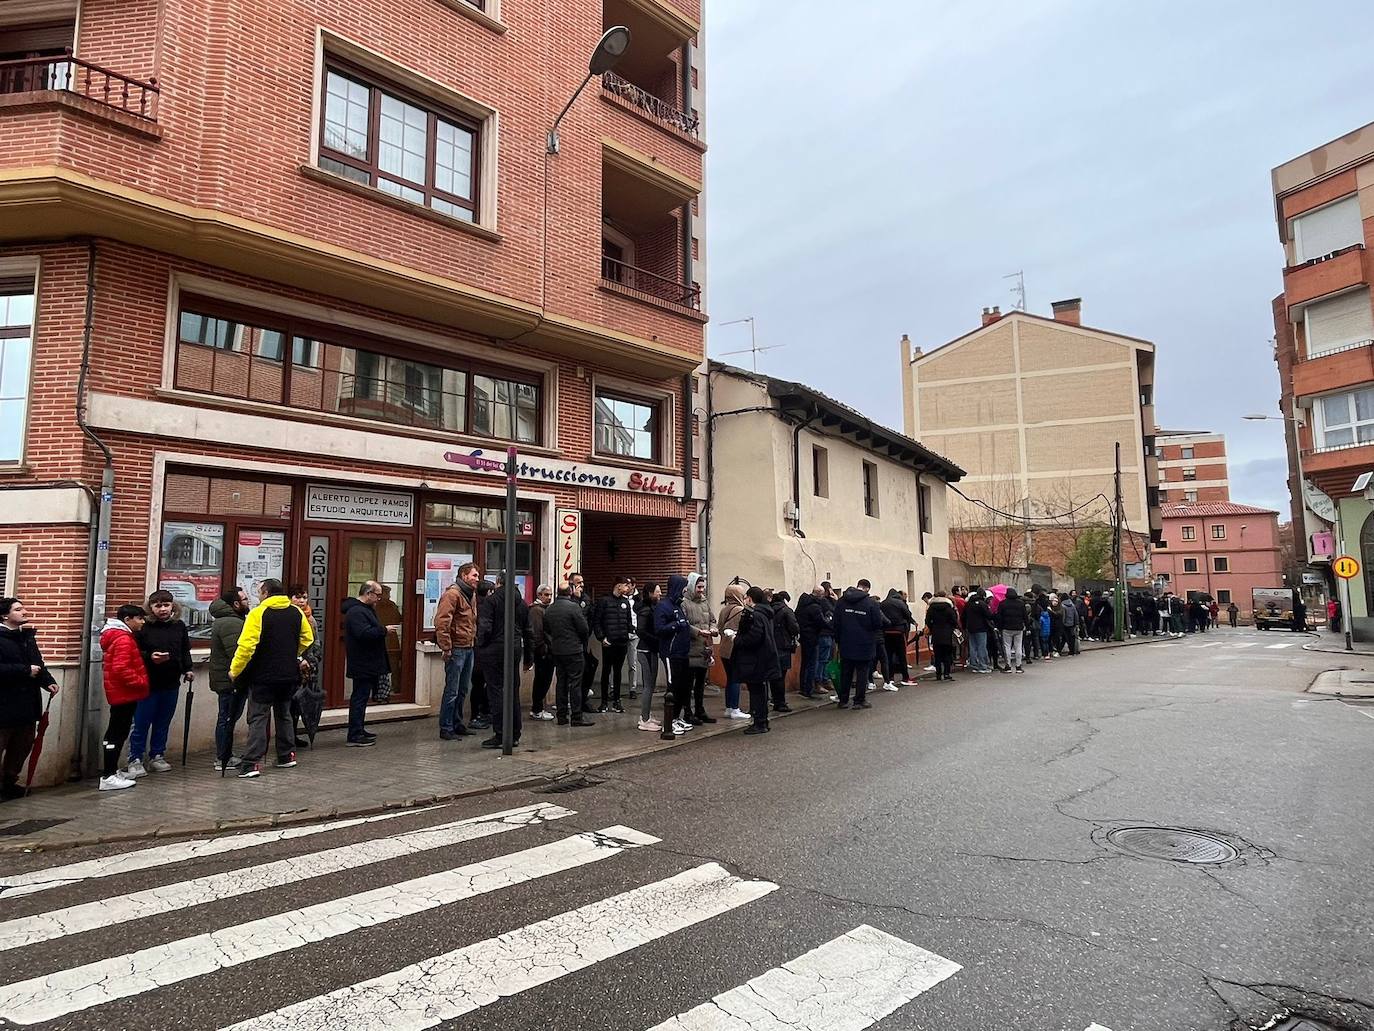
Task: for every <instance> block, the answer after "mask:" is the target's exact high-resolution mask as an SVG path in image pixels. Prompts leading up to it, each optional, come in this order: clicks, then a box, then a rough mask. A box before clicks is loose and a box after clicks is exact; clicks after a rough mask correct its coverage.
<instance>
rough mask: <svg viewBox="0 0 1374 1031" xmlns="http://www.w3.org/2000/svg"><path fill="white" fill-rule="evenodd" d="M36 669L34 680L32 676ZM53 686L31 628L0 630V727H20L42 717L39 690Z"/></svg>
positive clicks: (1, 628) (40, 692) (0, 628)
mask: <svg viewBox="0 0 1374 1031" xmlns="http://www.w3.org/2000/svg"><path fill="white" fill-rule="evenodd" d="M34 666H37V667H39V669H38V676H36V677H35V676H33V667H34ZM52 683H55V681H54V680H53V676H52V674H51V673H49V672H48V667H47V666H45V665H43V656H42V655H41V654H39V651H38V636H37V635H36V634H35V633H34V632H33V627H31V626H21V627H20V628H19V629H18V630H11V629H10V628H9V627H7V626H0V727H23V726H27V725H28V724H31V723H34V722H36V721H37V720H38V718H39V717H40V716H42V715H43V695H42V690H43V688H45V687H47V686H48V685H49V684H52Z"/></svg>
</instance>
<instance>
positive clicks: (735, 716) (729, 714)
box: [725, 709, 753, 720]
mask: <svg viewBox="0 0 1374 1031" xmlns="http://www.w3.org/2000/svg"><path fill="white" fill-rule="evenodd" d="M725 718H726V719H727V720H747V719H753V717H752V716H750V715H749V714H748V713H747V712H745V711H744V710H743V709H726V710H725Z"/></svg>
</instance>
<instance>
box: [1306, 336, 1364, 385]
mask: <svg viewBox="0 0 1374 1031" xmlns="http://www.w3.org/2000/svg"><path fill="white" fill-rule="evenodd" d="M1369 382H1374V341H1371V340H1364V341H1359V342H1357V343H1354V344H1349V345H1347V346H1345V347H1338V348H1336V349H1335V350H1332V351H1323V352H1322V353H1321V354H1317V355H1313V356H1312V357H1310V358H1304V359H1302V360H1301V361H1298V362H1294V363H1293V396H1294V397H1297V398H1305V397H1312V396H1314V395H1316V394H1322V393H1325V392H1327V391H1330V390H1339V389H1341V388H1342V387H1354V386H1359V385H1361V384H1364V383H1369Z"/></svg>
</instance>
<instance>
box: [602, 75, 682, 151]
mask: <svg viewBox="0 0 1374 1031" xmlns="http://www.w3.org/2000/svg"><path fill="white" fill-rule="evenodd" d="M601 95H602V96H603V97H605V98H607V99H608V100H610V101H612V102H613V103H615V104H618V105H619V106H622V107H625V108H628V109H629V110H630V111H631V112H633V113H635V114H637V115H639V116H640V117H641V118H644V119H645V120H646V121H649V122H651V123H653V124H654V125H657V126H659V127H660V128H662V129H666V130H668V131H669V132H670V133H673V134H675V135H680V136H683V137H685V138H686V140H687V141H688V142H691V143H697V142H699V141H700V139H701V119H700V117H698V116H697V115H695V114H692V113H690V112H687V111H681V110H679V109H678V108H677V107H676V106H675V105H674V104H672V103H670V102H669V101H667V100H664V99H663V98H662V97H659V96H656V95H654V94H653V93H650V92H649V91H648V90H647V89H644V88H643V87H642V86H636V85H635V84H634V83H633V82H630V81H629V80H628V79H624V78H621V77H620V76H619V75H617V74H616V73H615V72H607V73H606V74H605V75H603V76H602V77H601Z"/></svg>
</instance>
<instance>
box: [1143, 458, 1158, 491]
mask: <svg viewBox="0 0 1374 1031" xmlns="http://www.w3.org/2000/svg"><path fill="white" fill-rule="evenodd" d="M1145 482H1146V483H1150V484H1153V485H1155V486H1158V485H1159V456H1158V455H1146V456H1145Z"/></svg>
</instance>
